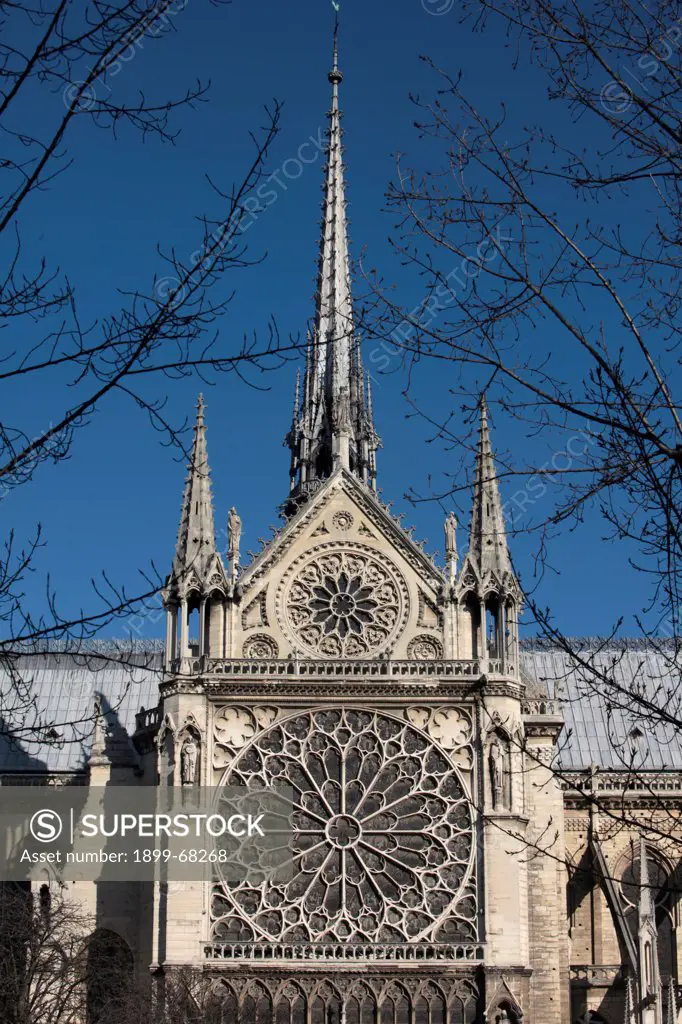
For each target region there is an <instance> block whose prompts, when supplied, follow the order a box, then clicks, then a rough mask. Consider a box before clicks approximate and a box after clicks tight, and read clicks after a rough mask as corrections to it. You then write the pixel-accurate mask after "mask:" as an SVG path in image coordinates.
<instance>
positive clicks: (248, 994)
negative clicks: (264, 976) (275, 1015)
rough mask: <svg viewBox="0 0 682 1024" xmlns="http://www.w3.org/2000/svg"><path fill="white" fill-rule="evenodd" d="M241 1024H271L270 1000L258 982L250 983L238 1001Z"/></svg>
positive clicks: (265, 990) (267, 993)
mask: <svg viewBox="0 0 682 1024" xmlns="http://www.w3.org/2000/svg"><path fill="white" fill-rule="evenodd" d="M239 1015H240V1020H241V1022H243V1024H272V998H271V996H270V993H269V992H268V990H267V989H266V988H265V986H264V985H262V984H261V983H260V982H259V981H251V982H250V983H249V984H248V985H247V986H246V988H245V990H244V992H242V995H241V999H240V1000H239Z"/></svg>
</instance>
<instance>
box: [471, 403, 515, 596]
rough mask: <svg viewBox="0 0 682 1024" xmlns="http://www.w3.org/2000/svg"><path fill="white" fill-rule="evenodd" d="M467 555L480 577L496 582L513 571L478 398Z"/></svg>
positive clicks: (483, 409)
mask: <svg viewBox="0 0 682 1024" xmlns="http://www.w3.org/2000/svg"><path fill="white" fill-rule="evenodd" d="M469 556H470V559H471V561H472V562H473V564H474V565H475V566H476V567H477V569H478V572H479V574H480V575H481V576H482V575H483V574H485V573H486V572H490V571H492V572H494V573H495V574H496V576H497V577H498V579H502V577H503V576H504V574H505V573H510V572H511V571H512V567H511V561H510V558H509V549H508V547H507V535H506V532H505V528H504V516H503V514H502V501H501V499H500V489H499V486H498V483H497V472H496V469H495V459H494V456H493V450H492V446H491V444H490V429H489V427H488V407H487V404H486V400H485V396H481V422H480V427H479V434H478V448H477V451H476V475H475V479H474V500H473V508H472V511H471V527H470V530H469Z"/></svg>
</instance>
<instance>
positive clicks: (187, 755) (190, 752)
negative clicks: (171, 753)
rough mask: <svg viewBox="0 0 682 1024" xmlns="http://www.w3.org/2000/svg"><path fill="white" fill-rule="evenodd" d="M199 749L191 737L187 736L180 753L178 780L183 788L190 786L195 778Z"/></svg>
mask: <svg viewBox="0 0 682 1024" xmlns="http://www.w3.org/2000/svg"><path fill="white" fill-rule="evenodd" d="M198 755H199V747H198V745H197V742H196V740H195V739H194V737H193V736H188V737H187V739H186V740H185V742H184V743H183V745H182V750H181V752H180V779H181V781H182V784H183V786H192V785H194V783H195V782H196V778H197V758H198Z"/></svg>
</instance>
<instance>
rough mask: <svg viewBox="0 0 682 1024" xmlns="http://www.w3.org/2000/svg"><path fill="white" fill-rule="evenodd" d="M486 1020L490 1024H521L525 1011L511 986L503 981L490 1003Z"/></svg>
mask: <svg viewBox="0 0 682 1024" xmlns="http://www.w3.org/2000/svg"><path fill="white" fill-rule="evenodd" d="M486 1019H487V1020H488V1021H490V1024H497V1022H498V1021H505V1020H508V1021H511V1024H521V1021H522V1020H523V1010H522V1009H521V1007H520V1006H519V1004H518V1002H517V1000H516V998H515V996H514V994H513V992H512V991H511V989H510V988H509V985H508V984H507V982H506V981H505V980H504V978H503V979H502V980H501V982H500V984H499V985H498V987H497V991H496V992H495V995H494V996H493V998H492V999H491V1000H490V1002H489V1003H488V1010H487V1013H486Z"/></svg>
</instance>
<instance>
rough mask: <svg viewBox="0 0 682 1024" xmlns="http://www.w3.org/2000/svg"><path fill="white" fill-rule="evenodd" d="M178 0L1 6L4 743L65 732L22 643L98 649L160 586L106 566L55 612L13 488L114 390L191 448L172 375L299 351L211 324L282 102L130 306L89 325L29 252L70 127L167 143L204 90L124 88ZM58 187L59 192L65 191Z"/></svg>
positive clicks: (177, 26)
mask: <svg viewBox="0 0 682 1024" xmlns="http://www.w3.org/2000/svg"><path fill="white" fill-rule="evenodd" d="M217 2H218V3H220V0H217ZM184 6H185V5H184V3H183V2H182V0H155V2H154V0H111V2H109V0H106V2H105V0H93V2H91V3H88V4H85V5H84V4H81V3H77V2H76V0H52V2H46V3H39V4H34V3H32V2H31V0H26V2H23V0H19V2H16V3H11V4H4V5H3V6H2V10H0V34H1V36H2V41H1V42H0V70H1V73H2V85H3V91H2V94H1V95H0V139H1V148H2V152H3V160H2V163H1V165H0V174H1V175H2V184H1V185H0V239H2V241H3V249H2V251H3V253H4V257H5V262H4V269H0V324H1V325H2V326H3V328H4V334H3V337H4V341H5V344H4V346H3V352H2V357H1V358H0V388H2V389H4V391H5V393H7V391H8V390H9V389H10V388H13V389H15V390H16V389H21V393H22V395H23V396H24V397H25V401H24V403H23V408H24V410H25V418H24V416H23V414H21V413H17V414H15V416H14V417H13V418H12V419H10V418H9V417H8V416H7V415H3V416H2V417H0V420H1V421H0V501H2V506H3V513H4V517H3V522H4V524H5V537H4V542H3V549H2V551H1V552H0V635H1V639H0V670H2V672H3V675H4V677H5V685H4V686H3V696H2V698H1V699H0V723H1V724H0V738H2V737H5V738H10V739H12V740H22V739H26V738H35V737H36V735H38V734H40V733H41V732H42V731H44V730H45V729H47V728H54V727H55V726H56V727H57V731H59V724H60V723H57V722H52V721H44V720H43V717H44V716H42V715H41V713H40V710H39V709H38V708H37V707H36V705H35V701H34V693H33V688H32V684H31V679H30V678H28V677H27V675H26V673H25V672H24V671H23V670H22V669H21V668H20V667H19V663H18V660H17V659H18V658H19V657H20V656H21V654H22V653H25V652H26V651H27V650H31V651H33V652H39V651H41V650H44V649H47V648H50V647H51V646H53V645H54V643H55V642H60V643H61V644H62V645H65V646H67V647H68V648H69V649H70V650H72V651H75V652H76V653H77V652H78V651H81V652H85V654H86V656H87V657H88V658H93V657H94V655H93V654H92V652H91V651H87V650H86V642H87V641H88V640H90V639H91V638H92V637H94V636H96V635H97V633H98V631H100V630H101V629H102V628H103V627H104V626H106V625H108V624H110V623H111V622H112V621H115V620H116V619H120V618H122V617H127V616H129V615H130V614H131V613H132V611H133V610H134V609H139V608H140V607H141V606H142V607H143V606H144V603H145V601H150V600H152V599H153V598H154V597H155V595H157V594H158V591H159V587H160V586H161V585H162V582H163V581H162V579H161V578H160V577H159V576H158V574H157V573H156V571H155V570H154V569H153V567H150V569H149V570H146V571H143V572H142V573H141V577H140V581H139V583H138V584H137V585H136V587H135V592H131V591H130V590H129V589H126V587H125V586H123V584H121V583H120V582H117V581H115V580H113V579H112V578H111V577H110V576H108V575H106V573H104V574H103V575H102V576H101V578H100V580H99V582H98V583H96V584H95V585H94V593H93V595H92V597H91V598H90V599H88V601H87V602H84V604H83V606H82V609H81V610H80V611H79V612H78V613H77V614H75V615H74V614H67V613H63V612H62V611H61V610H60V605H59V602H58V599H57V583H58V581H49V580H48V581H47V583H46V592H47V598H46V602H45V608H46V610H43V611H37V610H36V609H35V607H34V608H31V607H28V606H27V603H26V601H25V599H24V587H25V583H26V579H27V576H28V575H29V574H30V573H31V572H33V571H35V570H36V569H39V564H40V563H39V560H38V554H39V549H40V548H41V547H42V546H43V545H44V544H45V542H46V538H45V537H44V535H43V532H42V530H41V528H40V526H39V527H37V529H36V530H35V532H34V534H33V535H32V536H30V534H27V533H25V531H24V529H23V528H22V529H21V530H19V529H12V527H11V525H10V523H11V515H12V512H11V504H12V494H13V492H14V491H15V489H16V488H18V487H20V486H21V485H23V484H26V483H28V482H29V481H31V480H32V479H33V478H34V477H35V476H36V474H38V473H39V472H40V470H41V469H42V468H43V467H44V466H45V465H46V464H48V463H49V464H54V463H61V462H62V461H63V460H65V459H67V458H68V457H69V455H70V454H71V451H72V445H73V440H74V436H75V435H76V433H77V432H78V431H80V430H83V429H86V428H87V427H88V426H90V425H91V424H93V422H95V421H96V420H97V417H98V415H99V414H100V413H101V412H102V411H103V410H104V409H105V408H106V407H107V404H108V403H109V402H110V400H111V399H112V398H114V397H116V396H121V395H123V396H125V397H126V398H127V399H129V401H130V402H131V404H132V406H133V407H134V408H135V409H137V410H139V411H140V414H141V415H143V416H144V415H146V416H147V417H148V420H149V423H150V425H151V427H152V428H154V429H156V430H157V431H159V432H160V434H161V435H162V437H161V440H163V441H165V442H166V443H171V444H174V445H176V446H177V447H178V448H179V450H180V451H182V450H183V448H184V440H183V438H184V426H185V425H184V424H179V423H174V422H173V420H172V419H171V418H170V417H169V416H168V415H167V414H166V412H165V391H166V390H167V387H166V386H167V385H168V383H169V380H173V379H178V378H182V377H188V376H190V375H196V376H197V377H199V378H201V379H203V380H208V379H211V378H213V377H214V376H215V374H217V373H225V372H230V371H232V372H234V373H236V374H237V375H239V376H242V377H243V376H244V372H245V371H247V370H248V368H249V367H252V368H253V367H255V368H257V369H258V370H259V371H260V370H263V369H269V368H273V367H274V366H276V365H278V363H280V362H281V361H282V360H283V359H285V358H287V354H286V353H287V351H289V350H291V349H294V348H295V347H296V346H295V344H291V345H290V346H283V345H281V344H280V342H279V339H278V337H277V332H276V328H275V326H274V323H271V326H270V329H269V332H268V336H267V337H266V338H265V339H258V338H255V337H244V339H243V340H242V341H241V342H239V340H238V341H237V343H236V344H235V343H234V342H232V343H231V347H230V346H227V347H226V346H225V343H224V342H220V341H219V339H218V335H217V324H218V320H219V318H220V317H221V316H222V315H223V314H224V312H225V310H226V309H227V307H228V305H229V302H230V298H231V288H232V284H231V274H232V272H233V271H236V270H241V269H243V268H245V267H248V266H250V265H253V264H254V263H256V262H258V258H254V257H252V256H250V255H249V253H248V251H247V247H246V245H245V243H244V237H245V236H244V232H243V215H244V210H245V205H244V204H245V203H246V201H247V200H248V199H249V197H250V196H251V195H252V193H253V192H254V190H255V189H257V188H258V186H259V183H260V182H261V180H262V178H263V176H264V175H265V174H266V161H267V159H268V153H269V151H270V149H271V146H272V143H273V140H274V138H275V136H276V134H277V131H278V124H279V118H280V108H279V106H278V105H277V104H274V105H273V106H272V107H271V108H269V109H267V110H266V115H265V123H264V126H263V127H262V128H261V129H259V130H258V131H256V132H255V133H254V134H253V136H252V139H253V144H254V148H253V157H252V160H251V163H250V165H249V166H246V167H244V168H241V169H236V173H235V175H234V182H233V183H232V184H230V182H229V179H228V180H227V181H225V182H218V183H212V184H213V187H214V195H215V210H214V211H213V212H206V213H203V214H201V215H200V216H199V218H198V222H199V230H198V233H197V238H196V248H195V250H194V252H193V253H191V254H190V253H189V252H188V253H186V254H184V255H182V256H181V255H178V253H177V252H176V251H175V250H172V249H171V250H170V251H169V252H163V251H160V250H159V252H158V267H159V270H158V273H157V275H156V276H155V277H154V279H153V280H150V281H149V282H148V283H146V284H142V283H141V284H140V287H139V289H138V290H135V291H134V292H123V293H121V294H122V299H121V305H120V307H119V308H117V309H110V310H106V309H103V310H102V311H101V314H100V315H99V316H98V318H97V320H96V321H95V322H94V323H91V324H88V325H87V326H86V325H84V323H83V321H82V319H81V316H80V313H79V305H78V298H77V295H76V292H75V289H74V287H73V286H72V284H71V281H70V279H69V276H68V270H67V271H65V270H63V269H62V268H60V267H57V266H52V265H51V264H50V262H49V261H48V259H47V258H44V257H41V256H40V254H39V253H36V252H35V251H31V252H27V251H26V250H25V249H24V248H22V217H23V215H24V214H25V213H26V212H27V210H28V209H29V208H30V205H31V203H32V201H33V200H34V198H35V196H36V193H38V192H44V191H45V189H46V188H47V187H48V186H53V184H54V181H55V178H57V177H58V176H60V175H64V174H68V173H69V168H70V165H71V163H72V162H74V161H77V160H78V157H79V153H80V149H79V144H78V143H76V141H75V140H74V139H73V138H72V136H73V129H74V127H75V126H76V125H77V124H79V123H82V122H90V124H91V125H92V126H94V127H95V128H96V129H100V130H102V131H108V132H113V133H116V132H117V131H118V130H119V129H121V128H122V127H123V126H127V128H129V129H132V130H133V131H134V132H135V131H136V132H138V133H139V135H140V137H141V138H142V139H144V138H145V137H147V136H149V135H153V136H156V137H158V138H160V139H162V140H163V141H166V142H172V141H173V140H174V137H175V136H174V128H173V116H174V114H175V113H176V112H177V111H178V110H180V109H183V108H187V107H193V106H194V105H195V104H197V103H198V102H199V101H201V100H203V99H205V96H206V85H205V84H204V83H202V82H197V83H196V84H194V85H191V86H190V87H188V88H187V89H185V90H182V89H181V90H180V92H179V93H178V94H177V95H173V96H160V97H148V96H146V95H144V94H143V93H142V92H140V93H138V94H137V98H136V99H133V100H132V101H131V100H129V99H126V98H125V97H127V96H130V95H131V92H130V89H129V88H126V89H125V90H122V89H121V88H120V82H121V80H122V79H119V78H118V77H117V76H118V75H119V73H120V72H121V71H122V70H123V69H124V68H125V77H126V78H128V77H130V78H132V77H134V76H135V75H136V64H135V61H132V60H131V54H132V55H133V56H134V55H135V53H136V52H141V50H142V49H143V47H153V46H156V47H158V46H163V45H164V39H165V38H166V37H167V36H168V34H169V33H170V32H172V31H180V32H181V31H182V8H183V7H184ZM139 60H141V58H139ZM139 60H138V67H139ZM122 77H123V76H122ZM127 85H128V86H129V85H130V83H129V82H128V83H127ZM80 137H81V138H82V136H80ZM54 195H55V201H58V193H57V192H54ZM103 201H104V200H103ZM247 208H248V207H247ZM52 382H54V383H52ZM67 384H68V385H71V386H70V387H67V386H66V385H67ZM47 386H52V387H53V388H54V389H55V391H57V393H58V394H59V395H60V396H61V398H62V406H61V409H60V411H59V413H58V414H57V415H54V416H53V417H52V420H51V422H50V423H49V425H46V427H45V429H44V430H43V431H42V433H40V435H39V436H32V434H33V432H32V428H31V427H30V426H29V424H30V422H31V413H30V410H31V406H32V402H31V395H32V393H33V391H32V389H33V388H34V387H35V388H36V394H37V393H38V389H39V388H43V389H44V388H45V387H47ZM16 525H17V526H18V524H16ZM23 525H24V524H22V527H23ZM120 656H121V655H120V654H118V653H117V655H116V657H117V658H120ZM103 657H104V656H103V655H101V654H100V660H102V658H103ZM88 724H91V723H88Z"/></svg>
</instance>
